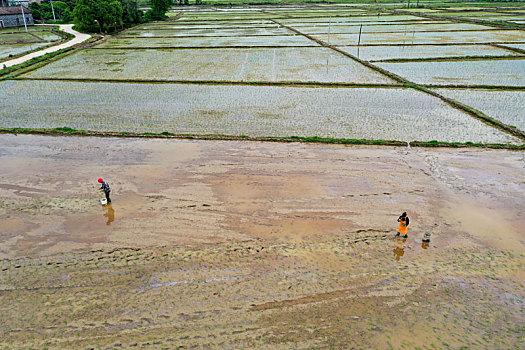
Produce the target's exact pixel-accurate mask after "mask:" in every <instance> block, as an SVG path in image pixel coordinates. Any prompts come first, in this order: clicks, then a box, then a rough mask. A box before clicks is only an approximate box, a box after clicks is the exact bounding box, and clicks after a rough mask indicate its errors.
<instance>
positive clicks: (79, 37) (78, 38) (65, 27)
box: [0, 24, 91, 67]
mask: <svg viewBox="0 0 525 350" xmlns="http://www.w3.org/2000/svg"><path fill="white" fill-rule="evenodd" d="M59 28H60V30H62V31H64V32H66V33H69V34H73V35H74V36H75V37H74V38H73V39H71V40H69V41H67V42H65V43H62V44H59V45H55V46H50V47H47V48H45V49H42V50H39V51H35V52H32V53H30V54H27V55H24V56H22V57H19V58H15V59H12V60H9V61H4V62H1V63H0V64H1V65H2V66H5V67H11V66H14V65H17V64H20V63H24V62H26V61H29V60H30V59H32V58H35V57H40V56H43V55H45V54H48V53H51V52H55V51H58V50H62V49H65V48H68V47H71V46H74V45H76V44H80V43H82V42H84V41H86V40H88V39H89V38H91V35H89V34H84V33H80V32H77V31H76V30H73V24H60V25H59Z"/></svg>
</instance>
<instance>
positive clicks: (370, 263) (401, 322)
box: [0, 135, 525, 349]
mask: <svg viewBox="0 0 525 350" xmlns="http://www.w3.org/2000/svg"><path fill="white" fill-rule="evenodd" d="M524 163H525V159H524V155H523V153H522V152H513V151H504V150H502V151H495V150H492V151H490V150H481V149H480V150H475V149H460V150H457V149H421V148H419V149H418V148H416V149H414V148H411V149H407V148H393V147H390V148H388V147H369V146H366V147H365V146H360V147H358V146H353V147H345V146H327V145H311V144H310V145H309V144H299V143H294V144H279V143H259V142H222V141H217V142H204V141H175V140H140V139H114V138H90V137H49V136H48V137H44V136H27V135H18V136H16V135H0V201H1V203H2V205H1V206H0V218H1V221H2V225H1V226H0V237H1V239H0V305H1V306H0V308H1V313H2V324H1V325H0V345H1V346H3V347H6V346H7V347H8V348H31V347H32V348H49V349H63V348H75V349H87V348H108V347H110V348H113V347H122V348H134V347H139V348H152V349H154V348H176V347H182V348H192V347H198V348H268V349H290V348H295V349H310V348H330V347H332V348H345V349H348V348H356V349H370V348H380V349H384V348H394V349H401V348H411V349H415V348H418V347H419V348H421V349H424V348H427V349H440V348H456V349H457V348H461V347H467V348H491V349H493V348H494V349H496V348H505V349H507V348H510V349H522V348H523V347H524V346H525V343H524V339H523V332H524V331H525V330H524V329H523V324H524V317H523V305H524V301H525V286H524V284H525V275H524V273H523V271H524V264H525V236H524V235H523V234H524V232H525V221H524V218H525V212H524V211H523V208H525V202H524V198H525V185H524V184H525V183H524V181H523V180H524V178H523V174H524V167H523V164H524ZM100 176H102V177H104V178H105V179H106V180H107V181H108V182H109V183H110V185H111V187H112V190H113V191H112V199H113V203H112V205H111V206H104V207H102V206H100V204H99V202H98V201H99V198H100V197H101V195H100V193H99V192H98V190H97V188H98V187H99V186H98V185H97V183H96V179H97V178H98V177H100ZM403 211H407V212H408V215H409V217H410V221H411V222H410V227H409V237H408V239H406V240H405V239H394V234H395V232H396V229H397V224H398V223H397V222H396V218H397V216H398V215H399V214H400V213H401V212H403ZM425 232H430V233H432V238H431V242H430V243H429V244H428V245H427V244H422V242H421V238H422V236H423V234H424V233H425Z"/></svg>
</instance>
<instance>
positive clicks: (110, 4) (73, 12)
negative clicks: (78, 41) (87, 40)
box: [30, 0, 202, 33]
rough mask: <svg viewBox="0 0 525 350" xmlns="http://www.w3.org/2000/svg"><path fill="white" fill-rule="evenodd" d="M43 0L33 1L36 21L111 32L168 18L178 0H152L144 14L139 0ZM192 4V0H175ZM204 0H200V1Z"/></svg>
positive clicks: (32, 8) (32, 5) (88, 30)
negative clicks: (140, 8)
mask: <svg viewBox="0 0 525 350" xmlns="http://www.w3.org/2000/svg"><path fill="white" fill-rule="evenodd" d="M51 1H52V0H42V2H41V3H40V4H38V3H36V2H33V3H31V4H30V7H31V11H32V12H33V18H34V19H35V20H43V21H50V20H53V11H52V10H53V9H54V11H55V18H56V20H57V21H58V22H62V23H69V22H73V21H74V23H75V26H76V28H78V29H79V30H81V31H86V32H99V33H108V32H113V31H116V30H119V29H123V28H126V27H130V26H133V25H136V24H139V23H144V22H148V21H159V20H164V19H166V12H167V11H168V10H169V9H170V7H171V6H173V4H174V0H151V2H150V3H151V9H150V10H148V11H146V13H144V12H143V11H141V10H139V9H138V5H137V0H61V1H53V3H52V5H51ZM175 1H176V2H177V3H179V4H180V5H183V4H184V5H188V4H189V0H175ZM201 2H202V1H201V0H196V3H197V4H200V3H201Z"/></svg>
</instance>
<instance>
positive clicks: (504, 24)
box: [393, 10, 525, 31]
mask: <svg viewBox="0 0 525 350" xmlns="http://www.w3.org/2000/svg"><path fill="white" fill-rule="evenodd" d="M393 13H394V14H403V15H409V14H410V13H409V12H407V11H404V10H394V12H393ZM411 15H412V16H414V14H411ZM417 16H418V17H421V18H429V19H442V20H448V21H451V22H456V23H474V24H479V25H484V26H487V27H494V28H504V29H510V30H521V31H525V26H523V25H520V24H517V23H510V22H505V21H482V20H476V19H474V18H464V17H457V16H446V15H445V16H438V15H433V14H427V13H419V14H417Z"/></svg>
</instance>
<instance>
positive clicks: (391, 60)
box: [367, 54, 525, 63]
mask: <svg viewBox="0 0 525 350" xmlns="http://www.w3.org/2000/svg"><path fill="white" fill-rule="evenodd" d="M523 59H525V56H524V55H521V56H520V55H510V54H509V55H500V56H448V57H447V56H442V57H421V58H387V59H383V60H368V61H367V62H370V63H375V62H380V63H408V62H446V61H487V60H489V61H490V60H492V61H498V60H499V61H501V60H523Z"/></svg>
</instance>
